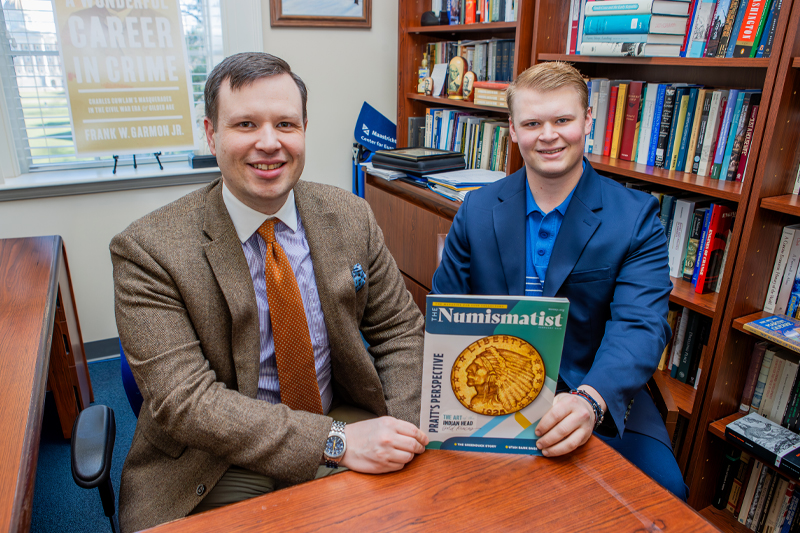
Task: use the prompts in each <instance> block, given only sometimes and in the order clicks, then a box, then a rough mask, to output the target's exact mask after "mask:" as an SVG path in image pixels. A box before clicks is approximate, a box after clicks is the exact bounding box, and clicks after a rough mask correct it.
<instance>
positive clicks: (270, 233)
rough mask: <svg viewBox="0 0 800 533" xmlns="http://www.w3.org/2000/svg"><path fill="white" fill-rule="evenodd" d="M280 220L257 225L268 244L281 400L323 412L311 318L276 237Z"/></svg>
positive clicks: (267, 273) (267, 269)
mask: <svg viewBox="0 0 800 533" xmlns="http://www.w3.org/2000/svg"><path fill="white" fill-rule="evenodd" d="M277 220H278V219H276V218H271V219H269V220H266V221H264V223H263V224H261V227H259V228H258V234H259V235H261V238H262V239H264V242H265V243H266V244H267V257H266V261H265V267H264V274H265V277H266V281H267V301H268V302H269V316H270V321H271V322H272V338H273V341H274V342H275V361H276V363H277V366H278V384H279V386H280V393H281V403H283V404H284V405H287V406H288V407H290V408H291V409H294V410H300V411H308V412H309V413H316V414H320V415H321V414H322V400H321V399H320V395H319V385H318V383H317V371H316V370H315V368H314V349H313V348H312V347H311V335H310V334H309V332H308V321H307V320H306V313H305V309H303V300H302V298H301V297H300V288H299V287H298V286H297V279H295V277H294V272H293V271H292V265H290V264H289V259H288V258H287V257H286V254H285V253H284V251H283V248H281V245H280V244H279V243H278V242H277V241H276V240H275V222H276V221H277Z"/></svg>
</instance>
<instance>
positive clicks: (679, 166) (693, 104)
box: [674, 88, 702, 172]
mask: <svg viewBox="0 0 800 533" xmlns="http://www.w3.org/2000/svg"><path fill="white" fill-rule="evenodd" d="M699 96H700V91H698V90H697V89H695V88H692V90H691V92H690V93H689V105H688V106H687V107H686V119H685V120H684V122H683V133H682V134H681V142H680V146H679V147H678V155H677V163H676V164H675V167H674V168H675V170H680V171H681V172H683V171H684V169H685V168H686V159H687V155H688V154H687V152H688V151H689V144H690V143H691V137H692V131H693V129H694V116H695V112H696V108H697V101H698V100H699ZM701 105H702V103H701ZM696 140H697V134H696V133H695V141H696Z"/></svg>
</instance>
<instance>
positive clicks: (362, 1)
mask: <svg viewBox="0 0 800 533" xmlns="http://www.w3.org/2000/svg"><path fill="white" fill-rule="evenodd" d="M269 7H270V25H271V26H306V27H338V28H371V27H372V0H269Z"/></svg>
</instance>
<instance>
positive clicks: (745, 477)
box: [730, 452, 758, 518]
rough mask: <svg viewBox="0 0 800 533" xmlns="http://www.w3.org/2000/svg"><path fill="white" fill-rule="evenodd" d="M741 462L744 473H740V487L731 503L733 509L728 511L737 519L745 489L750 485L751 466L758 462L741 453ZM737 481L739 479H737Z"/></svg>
mask: <svg viewBox="0 0 800 533" xmlns="http://www.w3.org/2000/svg"><path fill="white" fill-rule="evenodd" d="M741 461H742V463H744V465H743V470H744V472H743V473H742V476H741V479H740V482H741V485H742V486H741V488H740V490H739V494H738V496H737V497H736V500H735V501H734V502H733V509H731V510H730V511H731V513H733V516H734V517H736V518H738V517H739V513H740V512H741V511H742V503H743V502H744V498H745V494H746V493H747V488H748V485H749V483H750V477H751V476H752V474H753V465H754V464H755V463H757V462H758V461H756V460H755V459H754V458H752V457H750V455H748V454H747V453H745V452H742V456H741ZM737 479H739V478H738V477H737Z"/></svg>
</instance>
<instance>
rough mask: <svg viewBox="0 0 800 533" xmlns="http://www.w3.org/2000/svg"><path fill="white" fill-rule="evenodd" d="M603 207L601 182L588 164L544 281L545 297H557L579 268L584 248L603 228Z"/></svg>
mask: <svg viewBox="0 0 800 533" xmlns="http://www.w3.org/2000/svg"><path fill="white" fill-rule="evenodd" d="M602 207H603V201H602V193H601V191H600V180H599V178H598V175H597V173H596V172H595V171H594V169H593V168H592V167H591V165H589V163H588V162H587V163H586V170H585V171H584V173H583V176H581V180H580V181H579V182H578V187H577V188H576V189H575V194H574V195H573V196H572V200H571V201H570V203H569V207H567V212H566V214H565V215H564V220H563V222H562V223H561V229H560V230H559V231H558V237H557V238H556V242H555V245H554V246H553V253H552V255H551V256H550V264H549V265H548V267H547V278H546V279H545V280H544V296H555V295H556V293H557V292H558V290H559V289H560V288H561V285H562V284H563V283H564V280H565V279H567V276H569V275H570V273H571V272H572V270H573V269H574V268H575V264H576V263H577V262H578V259H579V258H580V256H581V254H582V253H583V249H584V248H585V247H586V244H587V243H588V242H589V239H591V238H592V235H594V232H595V231H596V230H597V227H598V226H599V225H600V221H601V220H600V217H599V216H597V215H596V214H595V213H594V211H596V210H599V209H601V208H602Z"/></svg>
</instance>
